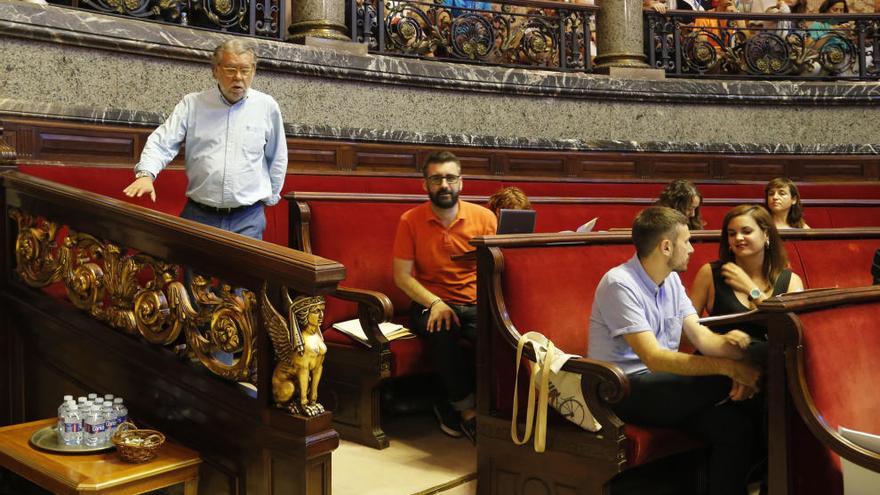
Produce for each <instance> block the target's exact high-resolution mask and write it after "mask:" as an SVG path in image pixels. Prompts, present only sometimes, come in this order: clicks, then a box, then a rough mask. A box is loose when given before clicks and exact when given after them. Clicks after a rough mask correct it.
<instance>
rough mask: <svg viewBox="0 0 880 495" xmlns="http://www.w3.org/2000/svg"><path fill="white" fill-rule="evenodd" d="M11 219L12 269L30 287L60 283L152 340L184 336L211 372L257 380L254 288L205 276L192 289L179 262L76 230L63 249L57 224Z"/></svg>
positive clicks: (99, 312) (90, 309) (98, 315)
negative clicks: (14, 225)
mask: <svg viewBox="0 0 880 495" xmlns="http://www.w3.org/2000/svg"><path fill="white" fill-rule="evenodd" d="M9 216H10V217H11V218H12V219H13V220H14V221H15V222H16V223H17V225H18V234H17V236H16V240H15V260H16V266H15V272H16V273H17V274H18V276H19V277H20V278H21V280H22V281H23V282H24V283H25V284H27V285H29V286H31V287H35V288H44V287H47V286H49V285H51V284H54V283H56V282H61V283H63V285H64V288H65V291H66V294H67V298H68V299H69V300H70V302H71V303H72V304H73V305H74V306H76V307H77V308H79V309H81V310H83V311H85V312H86V313H88V314H89V315H90V316H92V317H93V318H95V319H97V320H99V321H101V322H104V323H106V324H108V325H110V326H111V327H113V328H116V329H118V330H121V331H122V332H124V333H126V334H129V335H135V334H139V335H140V336H141V337H143V338H144V340H146V341H147V342H150V343H152V344H158V345H165V346H168V345H172V344H177V343H180V342H179V341H180V340H181V339H180V335H181V333H183V334H184V340H185V342H186V352H187V353H188V354H189V355H191V356H193V357H194V358H195V359H197V360H198V361H199V362H200V363H201V364H202V365H203V366H205V367H206V368H208V369H209V370H210V371H211V372H212V373H214V374H216V375H219V376H221V377H223V378H226V379H228V380H233V381H249V382H250V383H252V384H254V385H256V378H257V377H256V362H257V361H256V337H255V336H256V329H257V324H258V322H257V315H256V296H255V295H254V294H253V292H250V291H246V290H242V289H239V290H233V289H232V287H230V286H229V285H226V284H220V287H219V289H218V288H216V287H214V286H213V284H212V283H211V279H209V278H207V277H204V276H200V275H196V276H194V277H193V280H192V284H191V287H190V292H188V291H187V289H186V287H185V285H184V284H183V283H181V282H179V278H181V277H180V274H181V273H183V272H184V269H182V268H181V267H178V266H176V265H172V264H169V263H167V262H164V261H162V260H159V259H156V258H153V257H151V256H148V255H146V254H143V253H133V252H131V251H130V250H128V249H126V248H123V247H122V246H119V245H117V244H114V243H112V242H108V241H102V240H100V239H98V238H96V237H94V236H92V235H90V234H86V233H81V232H75V231H72V230H69V231H68V232H67V235H66V236H65V237H64V239H63V240H62V242H61V243H60V244H61V246H60V247H58V246H59V242H58V241H59V239H58V236H59V233H60V232H62V231H63V229H61V226H60V225H59V224H58V223H56V222H53V221H50V220H47V219H42V218H39V217H36V216H33V215H30V214H28V213H25V212H22V211H20V210H18V209H16V208H10V211H9ZM190 294H192V295H193V297H194V299H195V302H196V305H193V303H192V302H191V296H190ZM220 353H225V356H226V359H224V358H222V357H220V356H219V355H220Z"/></svg>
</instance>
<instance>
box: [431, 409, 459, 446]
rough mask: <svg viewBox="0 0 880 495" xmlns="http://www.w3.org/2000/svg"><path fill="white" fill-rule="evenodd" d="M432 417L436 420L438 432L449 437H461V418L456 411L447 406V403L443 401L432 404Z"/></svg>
mask: <svg viewBox="0 0 880 495" xmlns="http://www.w3.org/2000/svg"><path fill="white" fill-rule="evenodd" d="M434 417H435V418H437V423H438V424H439V425H440V431H442V432H443V433H445V434H447V435H449V436H450V437H454V438H459V437H461V428H460V424H461V416H460V415H459V413H458V411H456V410H455V409H453V408H452V406H450V405H449V403H448V402H446V401H443V402H435V403H434Z"/></svg>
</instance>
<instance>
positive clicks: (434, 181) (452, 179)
mask: <svg viewBox="0 0 880 495" xmlns="http://www.w3.org/2000/svg"><path fill="white" fill-rule="evenodd" d="M425 180H426V181H428V184H431V185H432V186H439V185H440V184H443V181H444V180H445V181H446V183H447V184H449V185H450V186H454V185H455V184H458V182H459V181H460V180H461V176H460V175H451V174H450V175H432V176H430V177H426V178H425Z"/></svg>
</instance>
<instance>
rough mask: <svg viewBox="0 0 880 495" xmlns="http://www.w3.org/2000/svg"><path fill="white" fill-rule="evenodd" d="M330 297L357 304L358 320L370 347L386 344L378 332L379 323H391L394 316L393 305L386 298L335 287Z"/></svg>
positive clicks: (369, 292)
mask: <svg viewBox="0 0 880 495" xmlns="http://www.w3.org/2000/svg"><path fill="white" fill-rule="evenodd" d="M332 295H333V297H336V298H339V299H342V300H345V301H351V302H356V303H357V305H358V319H359V320H360V322H361V328H363V329H364V333H365V334H366V336H367V340H368V344H369V345H370V347H373V348H375V347H376V346H383V345H387V344H388V339H386V338H385V336H384V335H382V331H381V330H379V323H382V322H386V321H391V318H392V317H393V316H394V305H393V304H392V303H391V299H390V298H389V297H388V296H386V295H385V294H383V293H381V292H379V291H375V290H368V289H355V288H353V287H342V286H337V288H336V290H335V291H333V292H332Z"/></svg>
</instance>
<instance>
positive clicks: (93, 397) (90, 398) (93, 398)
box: [89, 394, 98, 400]
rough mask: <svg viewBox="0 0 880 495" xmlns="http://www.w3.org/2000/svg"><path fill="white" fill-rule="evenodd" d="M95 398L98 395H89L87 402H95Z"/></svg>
mask: <svg viewBox="0 0 880 495" xmlns="http://www.w3.org/2000/svg"><path fill="white" fill-rule="evenodd" d="M97 396H98V394H89V400H95V397H97Z"/></svg>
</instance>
